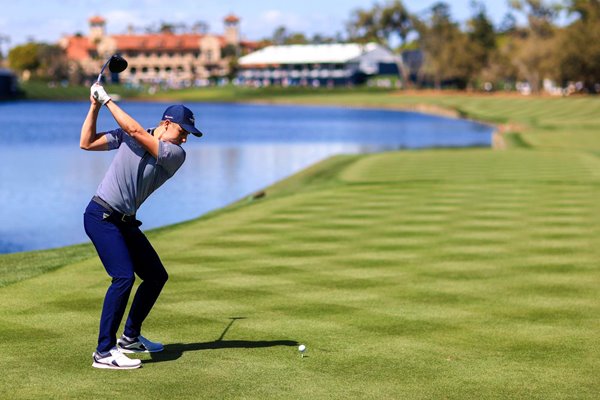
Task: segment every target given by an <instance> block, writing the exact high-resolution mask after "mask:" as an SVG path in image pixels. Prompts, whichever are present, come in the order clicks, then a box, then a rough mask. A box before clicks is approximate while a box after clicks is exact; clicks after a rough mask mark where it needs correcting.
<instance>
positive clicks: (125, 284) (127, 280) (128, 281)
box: [112, 276, 135, 291]
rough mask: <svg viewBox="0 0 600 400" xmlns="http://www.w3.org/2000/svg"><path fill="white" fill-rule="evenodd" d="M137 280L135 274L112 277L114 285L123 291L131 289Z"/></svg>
mask: <svg viewBox="0 0 600 400" xmlns="http://www.w3.org/2000/svg"><path fill="white" fill-rule="evenodd" d="M134 282H135V276H128V277H120V278H113V279H112V286H114V287H115V288H116V289H119V290H121V291H126V290H130V289H131V288H132V287H133V283H134Z"/></svg>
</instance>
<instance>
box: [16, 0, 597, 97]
mask: <svg viewBox="0 0 600 400" xmlns="http://www.w3.org/2000/svg"><path fill="white" fill-rule="evenodd" d="M518 20H520V21H525V22H524V23H517V21H518ZM559 20H562V21H567V22H563V23H562V24H559V22H558V21H559ZM181 29H183V28H182V27H181V26H180V25H178V24H171V23H167V22H161V24H160V27H158V28H157V29H156V31H162V32H164V31H170V32H177V31H181ZM186 29H187V28H186ZM194 30H195V31H199V32H206V31H207V30H208V25H207V24H204V23H198V24H197V26H196V25H195V26H194ZM146 31H148V32H150V31H152V29H151V27H147V28H146ZM341 42H342V43H343V42H359V43H367V42H377V43H380V44H382V45H384V46H386V47H388V48H389V49H391V50H392V51H394V52H395V53H397V54H398V55H399V57H398V60H399V61H398V63H399V67H400V68H399V71H400V75H401V76H400V78H401V81H402V82H403V83H404V85H405V86H410V87H415V88H419V87H426V86H434V87H436V88H445V87H451V88H457V89H476V90H477V89H485V90H490V89H496V90H498V89H513V88H514V87H515V84H516V83H518V82H526V83H527V84H528V86H529V88H530V90H531V91H532V92H539V91H540V90H541V88H542V84H543V82H544V80H546V79H549V80H552V81H553V82H555V83H557V85H558V86H560V87H567V86H568V85H570V86H571V87H574V88H575V89H576V90H578V91H584V92H588V93H600V0H562V1H558V0H511V1H510V11H509V13H507V15H506V16H505V17H504V19H503V21H502V23H501V24H499V26H495V25H494V23H493V22H492V21H491V19H490V17H489V15H488V13H487V10H486V8H485V6H484V4H483V3H481V2H479V1H473V2H472V13H471V15H470V17H469V18H468V19H467V20H466V21H464V22H463V23H459V22H458V21H455V20H454V19H453V18H452V15H451V6H450V5H449V4H448V3H445V2H438V3H436V4H434V5H433V6H431V7H430V8H428V9H426V10H425V11H423V12H420V13H413V12H411V11H410V10H408V8H407V7H406V6H405V4H404V3H403V2H402V1H401V0H387V1H386V2H383V3H374V4H373V5H372V6H371V7H370V8H359V9H356V10H353V11H352V12H351V14H350V16H349V18H348V21H347V24H346V26H345V33H341V32H338V33H337V34H335V35H334V36H326V35H321V34H315V35H313V36H312V37H310V38H309V37H307V36H306V35H305V34H304V33H302V32H291V31H289V30H288V29H287V28H286V27H285V26H280V27H278V28H277V29H276V30H275V31H274V32H273V35H272V36H271V37H267V38H263V39H262V40H260V41H259V43H260V45H261V46H266V45H269V44H277V45H282V44H308V43H314V44H322V43H341ZM415 53H419V54H420V55H422V65H421V66H420V68H418V69H417V70H416V71H415V70H414V69H411V68H409V67H408V61H409V60H408V58H407V55H410V54H413V55H414V54H415ZM235 54H236V52H232V55H231V57H235ZM8 62H9V66H10V67H11V68H13V69H14V70H16V71H19V72H23V71H30V72H31V74H32V76H33V77H34V78H38V79H48V80H62V79H68V78H69V74H68V71H70V70H69V68H68V67H67V61H66V57H65V55H64V52H63V51H62V49H61V48H60V47H59V46H57V45H53V44H46V43H37V42H33V41H31V42H29V43H26V44H24V45H20V46H16V47H14V48H12V49H11V50H10V52H9V54H8ZM71 69H72V68H71ZM71 75H72V74H71Z"/></svg>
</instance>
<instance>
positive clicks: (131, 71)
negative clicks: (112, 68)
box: [129, 67, 137, 75]
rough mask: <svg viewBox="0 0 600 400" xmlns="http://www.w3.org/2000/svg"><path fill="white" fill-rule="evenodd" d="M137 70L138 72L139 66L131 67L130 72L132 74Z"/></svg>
mask: <svg viewBox="0 0 600 400" xmlns="http://www.w3.org/2000/svg"><path fill="white" fill-rule="evenodd" d="M136 72H137V68H136V67H131V68H129V73H130V74H131V75H135V74H136Z"/></svg>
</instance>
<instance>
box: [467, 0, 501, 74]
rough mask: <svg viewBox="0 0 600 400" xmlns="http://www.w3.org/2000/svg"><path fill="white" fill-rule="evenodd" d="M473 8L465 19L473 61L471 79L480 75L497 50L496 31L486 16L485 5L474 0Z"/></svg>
mask: <svg viewBox="0 0 600 400" xmlns="http://www.w3.org/2000/svg"><path fill="white" fill-rule="evenodd" d="M473 8H474V11H475V14H474V15H473V16H472V17H471V18H470V19H469V20H468V21H467V36H468V38H469V52H470V54H471V59H472V63H473V64H472V66H471V67H472V70H473V76H471V77H470V78H471V80H473V79H474V78H477V77H478V76H481V74H482V72H483V71H484V69H486V68H487V67H488V66H489V63H490V60H491V58H492V56H493V53H494V52H495V51H496V50H497V45H496V32H495V30H494V26H493V25H492V23H491V22H490V20H489V18H488V16H487V13H486V9H485V6H484V5H483V4H482V3H476V2H475V3H473Z"/></svg>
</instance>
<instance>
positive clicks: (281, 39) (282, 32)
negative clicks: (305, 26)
mask: <svg viewBox="0 0 600 400" xmlns="http://www.w3.org/2000/svg"><path fill="white" fill-rule="evenodd" d="M287 36H288V32H287V28H286V27H285V26H283V25H281V26H278V27H277V28H276V29H275V31H274V32H273V38H272V39H271V41H272V42H273V43H274V44H276V45H283V44H284V43H285V39H286V38H287Z"/></svg>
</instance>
